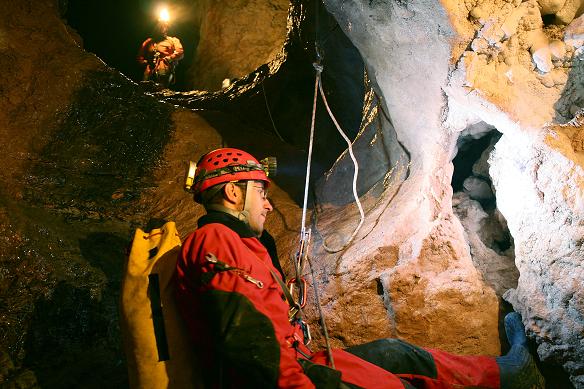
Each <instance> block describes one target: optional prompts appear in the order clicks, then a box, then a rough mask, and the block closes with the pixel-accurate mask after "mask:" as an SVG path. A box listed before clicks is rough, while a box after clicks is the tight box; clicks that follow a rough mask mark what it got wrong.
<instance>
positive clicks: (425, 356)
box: [346, 313, 544, 389]
mask: <svg viewBox="0 0 584 389" xmlns="http://www.w3.org/2000/svg"><path fill="white" fill-rule="evenodd" d="M505 328H506V333H507V337H508V338H509V343H511V345H512V348H511V350H510V351H509V353H508V354H507V355H505V356H502V357H497V358H493V357H485V356H462V355H453V354H450V353H446V352H444V351H439V350H432V349H427V350H426V349H422V348H420V347H417V346H414V345H412V344H409V343H406V342H403V341H400V340H398V339H380V340H377V341H373V342H370V343H366V344H363V345H359V346H355V347H351V348H348V349H347V350H346V351H347V352H349V353H351V354H354V355H356V356H358V357H360V358H362V359H364V360H366V361H368V362H370V363H373V364H375V365H377V366H379V367H381V368H383V369H385V370H387V371H390V372H392V373H394V374H396V375H398V376H400V377H402V378H406V379H408V380H410V381H411V382H412V383H413V384H414V385H416V382H417V381H433V382H436V383H438V382H443V383H449V384H456V385H462V386H479V387H486V388H499V387H501V388H502V389H519V388H529V389H532V388H543V387H544V380H543V377H542V376H541V374H540V373H539V371H538V370H537V367H536V366H535V362H534V361H533V358H532V357H531V355H530V354H529V352H528V350H527V347H526V344H527V339H526V337H525V332H524V330H523V325H522V324H521V320H520V319H519V315H518V314H517V313H513V314H509V315H507V317H506V318H505ZM420 384H421V382H420Z"/></svg>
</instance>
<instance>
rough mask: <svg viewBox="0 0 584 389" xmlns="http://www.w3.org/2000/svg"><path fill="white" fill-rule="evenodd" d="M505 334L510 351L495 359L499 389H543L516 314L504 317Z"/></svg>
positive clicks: (519, 319)
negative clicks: (498, 373)
mask: <svg viewBox="0 0 584 389" xmlns="http://www.w3.org/2000/svg"><path fill="white" fill-rule="evenodd" d="M505 333H506V334H507V340H508V341H509V344H511V350H509V352H508V353H507V354H506V355H504V356H502V357H498V358H497V364H498V365H499V370H500V377H501V389H543V388H545V380H544V378H543V376H542V375H541V373H540V372H539V370H538V369H537V366H536V364H535V361H534V359H533V357H532V356H531V354H530V353H529V350H528V349H527V337H526V336H525V329H524V327H523V323H522V322H521V316H520V315H519V314H518V313H517V312H511V313H509V314H507V316H505Z"/></svg>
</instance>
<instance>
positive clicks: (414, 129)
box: [321, 0, 584, 383]
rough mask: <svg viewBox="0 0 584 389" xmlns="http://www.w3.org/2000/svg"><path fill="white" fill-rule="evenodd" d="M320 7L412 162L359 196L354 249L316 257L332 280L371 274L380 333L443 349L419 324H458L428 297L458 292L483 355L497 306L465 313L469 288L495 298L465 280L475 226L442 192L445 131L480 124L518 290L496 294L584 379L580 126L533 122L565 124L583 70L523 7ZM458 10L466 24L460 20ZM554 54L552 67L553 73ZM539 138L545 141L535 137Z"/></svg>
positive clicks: (452, 133) (533, 8)
mask: <svg viewBox="0 0 584 389" xmlns="http://www.w3.org/2000/svg"><path fill="white" fill-rule="evenodd" d="M576 2H577V3H578V7H579V4H580V2H581V0H567V1H566V2H565V4H564V5H563V6H562V8H561V10H560V11H559V12H558V14H557V15H556V16H557V18H558V20H567V18H569V15H568V14H569V12H567V10H568V9H571V10H573V9H574V5H575V4H576ZM325 3H326V6H327V8H328V9H329V10H330V11H331V13H333V15H334V16H335V17H336V19H337V21H339V24H340V26H341V28H343V30H344V31H345V33H347V35H348V36H349V38H350V39H351V41H352V42H353V43H354V44H355V46H356V47H357V48H358V50H359V51H360V53H361V55H362V56H363V58H364V60H365V63H366V67H367V69H368V73H369V74H370V75H371V79H372V83H373V85H374V86H375V89H376V92H377V93H378V94H379V95H380V96H381V98H382V101H383V107H384V112H385V113H386V115H387V117H388V118H391V122H392V124H393V125H394V127H395V132H396V138H397V139H398V140H399V142H400V144H401V145H402V146H403V147H404V148H405V150H407V152H408V153H409V155H410V157H411V162H410V166H409V168H408V178H407V179H406V180H405V181H404V182H403V183H401V184H399V185H396V186H393V187H392V186H391V185H390V186H388V188H387V190H386V191H385V192H384V194H383V195H382V196H381V197H380V198H379V199H371V202H370V205H371V208H370V209H369V211H368V221H366V224H365V227H364V232H363V233H362V234H361V235H359V236H358V242H359V244H358V245H357V244H355V245H353V246H350V247H349V248H348V249H347V250H346V251H344V252H343V254H342V255H341V256H340V257H334V258H333V257H331V258H329V257H323V258H327V259H324V261H325V262H326V261H328V262H327V263H334V264H335V266H336V268H335V269H336V270H337V271H338V273H339V274H342V276H339V277H341V278H342V279H341V280H340V281H339V282H338V283H337V285H343V282H348V283H351V285H357V284H359V282H358V281H356V280H355V279H353V278H352V276H351V274H352V273H351V269H356V268H361V269H362V272H363V274H369V275H370V276H372V277H373V276H376V277H377V276H379V278H380V279H382V280H383V287H384V291H385V294H384V304H385V306H386V307H387V311H388V315H389V317H390V321H391V322H392V327H391V328H392V330H393V331H395V333H396V334H399V335H400V336H403V337H404V338H406V339H409V340H413V341H420V342H423V343H424V342H425V343H424V344H425V345H429V344H434V345H437V344H440V345H442V346H444V347H445V348H447V349H452V348H456V347H460V348H466V346H460V345H458V346H456V345H454V344H452V343H448V341H447V340H445V339H444V337H443V336H441V334H439V333H435V332H432V331H431V328H430V327H432V326H427V325H426V324H425V323H427V322H428V321H430V320H432V319H436V317H442V318H443V319H444V322H445V323H447V324H446V325H445V326H439V327H440V330H441V331H449V330H451V329H453V328H456V329H458V324H459V321H458V320H459V318H458V317H452V316H448V314H447V313H446V312H448V309H447V308H448V306H449V304H448V302H447V301H445V300H441V299H440V298H439V296H440V291H441V290H442V291H445V290H448V292H452V293H453V294H455V295H457V296H458V295H459V293H460V296H465V298H466V299H467V300H465V304H467V303H468V304H467V305H466V308H465V309H466V311H465V312H464V314H468V313H469V311H471V312H472V315H479V316H478V317H480V319H476V318H473V320H472V322H473V323H474V324H473V325H476V324H477V323H479V324H478V327H476V326H475V327H474V328H466V329H463V330H462V331H463V332H467V333H476V331H477V330H478V328H479V327H480V328H482V329H485V330H486V332H485V333H481V335H478V336H480V340H479V341H478V342H480V345H478V343H477V344H475V346H474V349H476V348H481V347H488V345H489V342H490V341H492V338H491V336H492V335H493V332H492V331H493V329H492V328H491V329H489V328H488V327H489V325H490V324H488V323H492V322H491V321H490V320H491V319H490V315H492V312H493V311H492V309H493V307H494V306H496V305H497V304H496V302H495V300H493V299H492V298H490V300H489V301H490V302H489V303H488V304H486V305H485V307H487V308H486V309H489V310H491V311H490V312H491V313H490V314H486V315H485V314H482V313H480V312H478V310H477V309H476V306H475V305H474V304H475V301H476V300H475V297H476V296H477V293H479V292H485V293H486V295H488V296H494V289H493V286H492V285H488V286H485V284H481V282H480V281H479V280H480V279H482V278H483V275H480V276H478V275H477V274H476V264H474V263H472V262H473V260H474V259H475V258H474V255H473V254H472V253H471V251H472V250H475V249H476V248H477V247H481V246H480V245H479V244H477V245H474V246H473V244H471V243H470V241H471V239H470V235H469V231H475V232H476V228H477V227H476V226H477V223H478V224H480V223H482V220H484V219H485V218H484V217H482V216H481V214H480V212H479V211H480V210H479V209H478V208H474V207H473V206H469V207H466V208H464V207H463V208H464V209H467V210H468V212H471V211H470V210H473V209H474V211H472V212H475V211H476V212H475V213H474V214H473V215H474V216H473V218H472V222H469V223H468V224H465V226H466V227H467V231H466V232H465V230H464V229H463V226H462V225H461V224H460V223H459V222H458V219H457V218H455V217H454V214H453V211H452V204H451V188H450V185H449V184H450V178H451V174H452V165H451V162H450V161H451V156H452V155H453V153H454V151H455V150H456V138H457V135H458V134H459V133H460V132H462V131H463V130H464V129H465V128H467V127H468V125H469V124H472V123H479V122H484V123H487V124H488V125H490V126H494V127H496V128H497V130H498V131H499V132H501V133H502V134H503V137H502V138H501V140H500V141H499V142H498V143H497V146H496V148H495V150H496V152H495V153H494V155H492V156H491V167H490V172H491V177H492V178H493V183H494V186H495V189H496V192H497V204H498V208H499V210H500V212H501V214H503V215H504V217H505V218H506V219H507V221H508V224H509V230H510V232H511V235H512V236H513V239H514V241H515V256H516V260H515V262H516V266H517V269H518V270H519V272H520V276H519V281H518V285H517V288H515V289H512V291H511V292H507V293H506V296H507V298H508V299H509V300H510V301H511V302H512V303H513V305H514V307H515V309H516V310H518V311H519V312H520V313H521V314H522V316H523V319H524V322H525V323H526V324H527V325H528V329H529V333H530V335H531V336H535V337H536V340H537V342H538V344H539V348H538V353H539V355H540V357H542V358H544V359H546V360H551V359H553V360H556V361H563V363H564V365H563V367H564V369H565V370H566V371H567V372H568V373H569V374H570V379H571V380H572V382H574V383H578V382H584V377H583V374H582V371H584V366H583V365H582V364H583V361H584V332H583V328H582V326H583V325H584V324H583V323H584V318H583V317H582V314H583V312H584V296H583V293H584V292H583V291H584V285H583V284H582V283H583V280H584V274H583V270H582V261H583V257H584V249H583V247H582V246H583V244H584V235H583V231H582V230H583V229H584V221H583V220H584V214H583V212H584V174H583V173H582V166H584V161H583V158H584V157H583V156H582V155H583V149H584V148H583V146H582V145H583V143H584V136H582V135H581V133H582V129H581V127H582V125H581V124H578V125H577V126H572V127H561V128H557V126H554V127H549V128H548V127H545V124H546V123H556V124H557V123H563V122H565V121H566V120H567V119H570V118H571V117H570V116H569V115H570V112H569V111H570V109H571V107H573V106H581V105H582V101H584V96H583V93H584V92H583V90H584V88H582V80H583V79H584V75H583V74H582V73H583V69H582V66H581V65H580V63H579V62H578V61H576V60H574V59H572V58H571V53H572V52H574V50H573V48H572V46H573V45H572V46H567V47H566V56H565V57H564V58H563V59H562V58H561V49H560V47H559V46H558V44H557V43H554V42H553V40H554V39H557V38H558V36H559V35H560V34H561V33H562V29H563V28H564V27H562V26H554V27H553V28H552V27H550V26H544V24H543V21H542V14H541V12H540V8H539V7H540V6H539V4H538V3H537V2H536V1H535V0H527V1H524V2H523V3H520V2H509V3H507V2H505V3H504V5H503V6H502V5H501V2H500V1H496V0H483V1H482V2H481V4H480V5H478V6H476V7H474V8H472V9H471V8H470V6H469V8H467V7H466V6H465V5H464V4H461V3H460V2H458V1H453V0H445V1H442V2H436V1H431V0H422V1H421V2H405V3H404V2H390V1H384V0H381V1H375V2H362V1H358V0H348V1H347V0H326V1H325ZM546 7H550V9H551V8H553V9H556V8H558V7H559V3H557V2H553V1H550V2H548V3H547V4H546ZM578 7H576V8H578ZM469 9H471V10H470V15H471V16H472V18H474V19H475V20H472V19H471V20H469ZM562 12H563V13H562ZM573 15H576V12H573ZM572 19H573V16H572ZM572 19H570V20H569V22H570V21H572ZM578 23H580V21H577V22H575V23H574V24H573V25H572V26H570V28H569V29H568V33H567V34H566V36H565V38H564V40H565V42H566V43H568V44H572V43H570V42H574V41H576V40H578V39H579V38H580V32H579V31H581V30H580V29H579V28H578ZM481 39H482V40H484V41H486V42H488V43H489V45H485V44H484V42H483V41H482V40H481ZM473 40H476V41H475V43H474V44H473V45H472V46H471V42H473ZM550 40H551V41H552V44H550ZM469 46H471V48H472V50H469V49H468V48H469ZM475 50H476V51H475ZM530 50H531V52H530ZM577 53H578V52H577V51H576V54H577ZM552 54H553V56H554V60H556V61H560V60H561V62H562V63H561V64H558V66H557V67H555V68H554V66H553V63H552ZM536 66H537V67H536ZM542 72H544V73H545V75H542ZM412 107H420V109H412ZM548 133H550V134H554V136H555V137H556V138H553V137H552V138H546V141H545V142H544V141H543V140H544V138H545V136H546V134H548ZM501 191H502V192H501ZM456 201H457V200H455V204H457V205H460V204H461V202H460V201H458V203H457V202H456ZM348 211H351V212H348ZM348 211H347V212H344V213H343V214H344V215H355V210H354V208H348ZM338 214H339V211H338V210H337V211H336V212H334V215H331V216H330V218H329V219H328V220H327V219H326V218H324V219H321V221H322V222H323V223H325V232H329V233H332V232H334V231H338V230H339V225H338V223H335V222H334V220H338ZM493 218H496V215H494V216H493ZM463 219H464V218H462V217H461V219H460V220H461V221H463ZM477 220H481V222H477ZM464 223H466V222H464ZM492 231H494V230H492ZM465 233H466V234H467V236H465ZM477 235H478V233H477ZM486 240H488V239H486ZM467 241H468V242H469V243H468V244H467ZM473 247H474V248H473ZM476 250H479V249H476ZM482 252H485V253H488V250H482ZM380 253H383V255H381V254H380ZM388 253H390V254H391V255H390V254H388ZM497 254H498V255H502V254H503V255H502V256H507V253H497ZM489 255H490V254H489ZM487 256H488V255H487ZM471 268H472V269H475V271H474V272H473V270H472V269H471ZM380 269H381V270H380ZM413 280H416V281H415V282H414V281H413ZM361 283H362V284H365V283H366V282H364V281H362V282H361ZM331 284H332V283H331ZM331 288H332V287H331ZM334 292H335V291H334V290H332V289H331V290H330V291H329V293H331V294H333V293H334ZM499 292H500V290H499ZM429 302H431V304H430V303H429ZM491 304H494V305H491ZM331 305H334V304H332V303H331ZM334 306H335V307H336V308H335V309H336V310H339V309H340V308H338V305H334ZM450 308H451V309H452V307H450ZM454 309H455V310H456V312H457V314H462V313H461V310H458V309H457V308H454ZM466 317H468V316H466ZM406 322H407V325H409V326H411V327H407V326H406ZM434 323H437V322H436V321H434ZM425 331H426V337H422V336H420V334H421V333H424V332H425ZM485 334H486V335H485ZM453 336H454V337H455V338H456V340H457V341H458V342H468V339H467V338H465V337H464V336H461V335H460V334H457V335H453ZM466 349H467V351H468V350H471V349H473V347H468V348H466ZM491 352H492V349H491Z"/></svg>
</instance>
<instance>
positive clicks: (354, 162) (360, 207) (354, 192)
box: [318, 79, 365, 253]
mask: <svg viewBox="0 0 584 389" xmlns="http://www.w3.org/2000/svg"><path fill="white" fill-rule="evenodd" d="M318 88H319V91H320V96H321V97H322V100H323V102H324V105H325V107H326V110H327V112H328V114H329V116H330V117H331V119H332V121H333V123H334V124H335V126H336V127H337V130H338V131H339V133H340V134H341V136H342V137H343V139H344V140H345V142H347V146H348V148H349V155H350V156H351V160H352V161H353V165H355V174H354V175H353V197H355V203H356V204H357V208H359V215H360V221H359V225H357V228H355V231H353V234H351V237H350V238H349V240H348V241H347V242H346V243H345V244H344V245H342V246H341V247H340V248H338V249H331V248H330V247H328V246H327V245H326V243H325V241H324V239H323V243H322V246H323V247H324V249H325V250H326V251H327V252H329V253H338V252H339V251H342V250H344V249H346V248H347V247H348V246H349V245H350V244H351V242H353V239H355V236H357V233H358V232H359V230H360V229H361V226H363V222H364V221H365V212H363V207H362V206H361V201H360V200H359V195H358V194H357V177H358V176H359V163H358V162H357V159H356V158H355V154H353V145H352V143H351V140H350V139H349V137H347V135H346V134H345V133H344V132H343V130H342V129H341V126H339V123H338V122H337V119H336V118H335V115H333V113H332V111H331V109H330V107H329V105H328V102H327V101H326V96H325V94H324V91H323V89H322V82H321V81H320V79H319V81H318Z"/></svg>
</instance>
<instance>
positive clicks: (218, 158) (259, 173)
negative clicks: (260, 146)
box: [185, 148, 276, 201]
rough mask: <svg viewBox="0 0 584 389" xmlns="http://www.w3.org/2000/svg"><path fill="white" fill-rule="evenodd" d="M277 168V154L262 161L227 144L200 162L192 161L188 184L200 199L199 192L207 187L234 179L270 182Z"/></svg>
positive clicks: (208, 154)
mask: <svg viewBox="0 0 584 389" xmlns="http://www.w3.org/2000/svg"><path fill="white" fill-rule="evenodd" d="M275 171H276V158H274V157H268V158H264V159H263V160H261V162H260V161H258V160H257V159H255V157H254V156H253V155H251V154H249V153H247V152H245V151H243V150H239V149H233V148H223V149H217V150H213V151H210V152H208V153H207V154H205V155H203V156H202V157H201V159H199V162H197V163H196V164H195V163H194V162H191V163H190V166H189V172H188V174H187V180H186V184H185V186H186V189H188V190H191V191H192V192H193V193H194V195H195V200H197V201H199V199H200V196H199V195H200V194H201V193H202V192H203V191H205V190H206V189H208V188H210V187H212V186H215V185H217V184H223V183H227V182H230V181H243V180H256V181H264V182H265V183H266V186H267V185H269V183H270V180H269V179H268V175H269V174H272V175H273V174H274V173H275Z"/></svg>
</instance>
